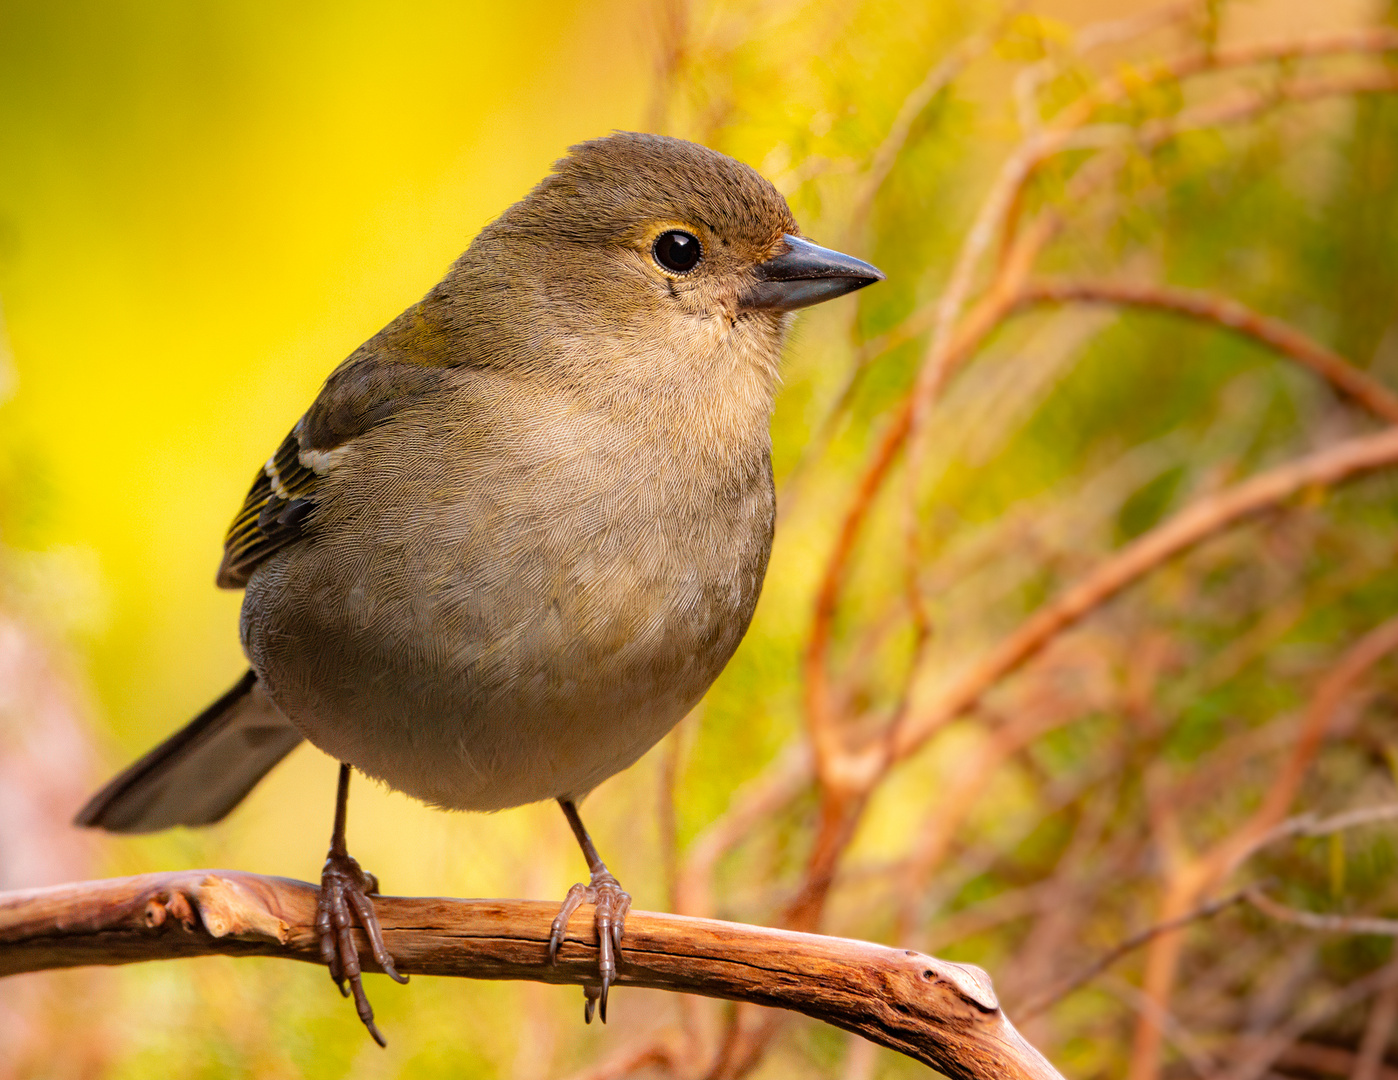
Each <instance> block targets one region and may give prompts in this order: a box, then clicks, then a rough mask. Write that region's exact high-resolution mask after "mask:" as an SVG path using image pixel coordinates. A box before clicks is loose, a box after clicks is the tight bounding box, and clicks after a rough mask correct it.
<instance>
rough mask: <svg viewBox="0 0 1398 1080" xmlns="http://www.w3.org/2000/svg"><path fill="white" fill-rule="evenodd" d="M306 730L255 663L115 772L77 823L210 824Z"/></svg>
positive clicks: (144, 828)
mask: <svg viewBox="0 0 1398 1080" xmlns="http://www.w3.org/2000/svg"><path fill="white" fill-rule="evenodd" d="M300 741H301V733H300V732H299V731H297V730H296V728H294V727H293V726H292V725H291V722H290V721H289V720H287V719H286V717H284V716H283V715H282V714H281V713H280V712H279V711H278V709H277V707H276V706H275V705H273V704H272V699H271V698H270V697H268V696H267V693H266V691H265V690H263V688H262V686H261V685H260V684H259V683H258V681H257V675H256V673H254V672H252V671H249V672H248V673H247V674H246V675H244V676H243V677H242V678H241V679H239V680H238V682H237V683H236V684H235V685H234V687H233V689H231V690H229V691H228V693H226V694H224V695H223V697H221V698H219V699H218V700H217V701H215V702H214V703H213V704H212V705H210V706H209V707H208V708H207V709H205V710H204V711H203V712H202V713H200V714H199V715H198V716H196V717H195V718H194V719H193V720H191V721H190V722H189V723H188V724H187V725H185V726H184V727H183V728H181V729H180V730H179V731H177V732H175V734H173V735H171V736H170V737H169V738H168V739H166V740H165V741H164V742H163V743H161V744H160V745H159V746H157V747H156V748H155V749H154V750H152V751H151V752H150V753H149V754H147V755H146V756H145V757H143V758H141V759H140V760H139V761H137V762H135V763H134V764H132V765H131V766H129V767H128V768H127V769H125V770H124V771H123V772H121V773H120V774H118V775H117V776H115V777H114V778H113V779H112V780H111V782H110V783H108V784H107V786H106V787H104V788H103V789H102V790H101V791H99V792H98V793H97V794H96V795H94V796H93V797H92V799H91V800H90V801H89V802H88V804H87V805H86V806H84V807H83V808H82V809H81V810H80V811H78V816H77V817H76V818H75V819H74V822H75V824H78V825H89V826H92V827H94V828H99V829H107V830H109V831H110V832H124V833H142V832H155V831H156V830H157V829H166V828H169V827H170V826H171V825H210V824H212V823H213V822H215V821H219V820H220V819H222V818H223V817H224V815H226V814H227V813H228V812H229V811H230V810H232V809H233V807H235V806H237V805H238V803H240V802H242V800H243V797H244V796H245V795H247V793H248V792H249V791H251V790H252V789H253V787H254V785H256V783H257V782H258V781H259V780H261V779H262V778H263V777H264V776H266V775H267V773H268V772H269V771H270V770H271V768H272V766H273V765H275V764H276V763H277V762H279V761H281V759H282V758H284V757H286V755H287V754H289V753H291V751H292V750H294V749H295V748H296V744H297V743H299V742H300Z"/></svg>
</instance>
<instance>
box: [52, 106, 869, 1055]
mask: <svg viewBox="0 0 1398 1080" xmlns="http://www.w3.org/2000/svg"><path fill="white" fill-rule="evenodd" d="M882 278H883V275H882V274H881V273H880V272H879V271H878V270H876V269H874V267H872V266H870V265H869V264H868V263H864V262H860V261H859V260H858V259H854V258H851V257H849V256H847V255H842V254H839V253H838V252H834V251H829V250H826V249H825V248H821V247H817V246H816V245H815V244H813V243H811V242H810V241H808V240H805V239H802V238H801V235H800V230H799V228H798V227H797V225H796V222H795V220H794V219H793V218H792V216H791V211H790V209H789V208H788V207H787V204H786V201H785V200H784V199H783V198H782V196H781V195H780V194H779V193H778V192H777V190H776V188H774V187H773V186H772V185H771V184H770V183H768V182H767V181H766V180H765V179H763V178H762V177H761V176H760V175H758V174H757V173H756V172H755V171H753V170H752V169H751V168H749V167H748V166H746V165H743V164H741V163H739V162H737V161H734V160H733V159H732V158H729V157H725V156H724V155H722V154H719V153H716V152H715V151H713V150H709V149H706V148H704V147H702V146H697V145H695V144H693V143H689V142H684V141H682V140H679V139H672V138H664V137H661V136H656V135H638V134H626V133H620V134H616V135H612V136H610V137H609V138H604V139H597V140H595V141H592V142H587V143H583V144H581V145H579V146H575V147H573V148H572V151H571V153H570V154H569V156H568V157H566V158H564V159H563V160H561V161H559V162H558V163H557V164H556V166H555V167H554V171H553V173H552V174H550V175H549V176H548V177H547V178H545V179H544V180H543V181H542V182H541V183H540V184H539V185H538V186H537V187H535V188H534V190H533V191H531V192H530V193H529V194H528V195H527V196H526V197H525V198H524V199H523V200H522V201H520V202H518V203H516V204H515V205H514V206H512V207H510V208H509V209H508V210H506V211H505V212H504V213H503V214H502V215H501V216H500V217H499V218H498V219H497V220H496V221H494V222H493V223H491V224H490V225H488V226H486V228H485V229H484V230H482V232H481V233H480V235H479V236H478V237H477V238H476V240H475V241H474V243H472V244H471V247H470V249H469V250H468V251H467V252H466V253H465V254H464V255H462V256H461V258H460V259H458V260H457V261H456V263H455V264H454V265H453V266H452V268H451V269H450V271H448V273H447V275H446V277H445V278H443V279H442V281H441V282H440V283H439V284H437V285H436V286H435V287H434V288H433V289H432V291H431V292H429V293H428V294H427V296H426V297H424V298H423V299H422V300H421V301H420V302H418V303H417V304H414V305H413V306H412V307H410V308H409V309H408V310H407V311H405V312H404V313H403V314H402V315H400V316H399V317H398V318H397V319H395V320H394V321H393V322H391V323H390V324H389V325H388V326H387V327H385V328H384V329H383V330H381V331H380V332H379V333H378V334H376V335H375V336H374V337H372V338H370V339H369V341H367V342H365V343H364V344H363V345H361V346H360V347H359V348H358V349H357V350H355V352H354V353H353V354H352V355H351V356H350V357H349V358H348V359H347V360H345V362H344V363H342V364H341V365H340V366H339V367H338V368H336V369H335V371H334V372H333V373H332V374H331V376H330V378H329V379H328V380H326V383H325V386H324V388H323V389H322V390H321V392H320V395H319V396H318V397H317V398H316V400H315V402H314V403H313V404H312V405H311V407H310V409H309V410H308V411H307V412H306V414H305V415H304V416H302V417H301V419H300V420H299V421H298V422H297V423H296V426H295V427H294V428H293V429H292V431H291V434H289V435H288V436H287V437H286V439H285V440H284V441H283V442H282V444H281V446H280V447H279V448H278V449H277V452H276V453H275V454H274V455H273V456H272V457H271V458H270V459H269V460H268V461H267V463H266V464H265V465H264V466H263V467H262V468H261V470H259V472H258V473H257V477H256V479H255V481H254V483H253V486H252V490H251V491H250V492H249V493H248V497H247V500H246V501H245V502H244V504H243V508H242V510H241V511H240V512H239V513H238V516H237V518H236V519H235V520H234V522H233V525H232V527H231V528H230V530H229V532H228V537H227V540H226V542H225V550H224V556H223V564H222V566H220V567H219V571H218V584H219V585H221V586H223V587H224V588H230V589H236V588H242V589H244V590H245V593H244V600H243V610H242V643H243V649H244V652H245V653H246V654H247V657H248V661H249V663H250V664H251V670H249V671H248V672H247V673H246V674H245V675H243V677H242V678H240V679H239V680H238V682H237V683H236V684H235V685H234V687H233V688H232V689H231V690H229V691H228V693H226V694H224V696H223V697H221V698H220V699H219V700H218V701H216V702H215V703H214V704H213V705H211V706H210V707H209V708H208V709H207V710H205V711H204V712H203V713H202V714H201V715H199V716H198V717H196V718H195V719H194V721H193V722H191V723H190V724H189V725H188V726H187V727H185V728H184V729H183V730H181V731H179V732H177V733H176V734H175V735H173V736H172V737H171V738H170V739H168V740H167V741H166V742H165V743H163V744H162V745H161V746H158V747H156V749H154V750H152V751H151V752H150V753H149V754H147V755H146V756H145V757H144V758H142V759H141V760H140V761H137V762H136V763H135V764H134V765H132V766H131V767H130V768H128V769H127V770H126V771H125V772H123V773H122V774H121V775H119V776H117V777H116V778H115V779H114V780H112V782H111V783H110V784H108V785H107V786H106V787H105V788H104V789H103V790H102V791H101V792H99V793H98V794H97V795H96V796H95V797H94V798H93V799H92V801H91V802H90V803H88V805H87V806H86V807H84V808H83V810H82V811H81V812H80V813H79V815H78V818H77V820H78V822H79V823H80V824H83V825H92V826H98V827H101V828H105V829H110V830H112V831H114V832H148V831H152V830H156V829H164V828H167V827H169V826H172V825H206V824H209V823H211V822H215V821H218V820H219V819H221V818H222V817H223V816H224V815H226V814H227V813H228V812H229V811H230V810H231V809H232V808H233V807H234V806H236V805H237V804H238V802H239V801H240V800H241V799H242V798H243V797H244V796H245V795H246V794H247V793H248V792H249V791H250V790H251V789H252V787H253V786H254V785H255V784H256V783H257V782H258V781H259V780H260V779H262V777H263V776H265V775H266V773H267V772H268V770H269V769H271V768H272V767H273V766H274V765H275V764H276V763H277V762H278V761H280V760H281V759H282V758H283V757H285V756H286V755H287V754H288V753H289V752H290V751H291V750H292V748H293V747H295V746H296V745H297V744H298V743H299V742H300V741H301V740H302V739H303V738H306V739H309V740H310V741H311V742H312V743H314V744H315V745H316V746H318V747H320V748H321V749H322V750H324V751H325V752H326V753H328V754H331V755H333V756H334V757H335V758H336V759H337V760H338V761H340V762H341V763H342V764H341V767H340V780H339V789H338V795H337V799H336V804H335V825H334V831H333V833H332V837H331V842H330V852H329V855H328V857H327V859H326V862H325V868H324V871H323V873H322V877H321V892H320V906H319V913H318V918H317V929H318V931H319V933H320V935H321V951H322V954H323V955H324V957H325V960H326V963H327V964H328V965H329V967H330V974H331V976H332V978H334V980H335V982H336V983H337V985H338V986H339V987H340V990H341V992H342V993H345V994H346V995H348V994H350V993H353V995H354V998H355V1003H356V1005H357V1007H358V1010H359V1015H360V1018H361V1019H362V1020H363V1021H364V1023H365V1025H366V1026H367V1027H368V1029H369V1032H370V1034H372V1035H373V1037H374V1038H375V1039H376V1040H377V1041H378V1042H379V1043H380V1044H381V1045H382V1043H383V1037H382V1036H381V1035H380V1034H379V1031H378V1029H377V1027H375V1025H374V1019H373V1016H374V1014H373V1010H372V1009H371V1008H370V1006H369V1002H368V1000H367V999H366V998H365V995H364V990H363V987H362V985H361V981H360V966H359V958H358V955H357V953H356V949H355V945H354V939H353V934H352V929H353V925H354V922H355V921H356V920H357V921H358V922H359V924H360V925H361V926H362V927H363V929H364V931H365V933H366V935H367V936H368V938H369V940H370V942H372V945H373V952H374V959H375V960H376V961H377V962H378V963H379V965H380V966H381V967H382V968H383V969H384V971H386V972H387V973H388V974H389V975H391V976H393V978H395V979H397V980H398V981H400V982H403V981H406V980H405V979H404V978H403V977H402V976H400V975H399V974H398V973H397V971H396V970H395V969H394V965H393V959H392V957H391V956H389V954H388V950H387V949H386V948H385V947H384V943H383V936H382V932H381V931H380V929H379V925H378V920H377V918H376V917H375V914H374V907H373V902H372V900H371V899H370V897H371V896H372V895H373V894H374V893H376V892H377V891H378V886H377V882H376V881H375V879H374V878H373V876H372V875H370V874H367V873H365V872H364V871H362V870H361V869H360V867H359V864H358V863H357V862H355V860H354V859H352V858H350V856H349V853H348V851H347V850H346V846H345V809H346V802H347V797H348V791H349V776H350V769H351V768H355V769H358V770H360V771H361V772H363V773H366V774H367V775H369V776H373V777H377V778H378V779H380V780H382V781H384V782H385V783H387V784H388V785H389V786H390V787H393V788H396V789H398V790H399V791H403V792H406V793H408V794H409V795H412V796H415V797H416V798H418V799H421V800H422V801H424V802H426V803H429V804H431V805H433V806H438V807H442V808H445V809H450V810H500V809H503V808H505V807H510V806H519V805H522V804H524V803H529V802H535V801H538V800H541V799H557V800H558V802H559V804H560V805H561V806H562V807H563V812H564V814H565V815H566V816H567V818H568V823H569V824H570V825H571V826H572V829H573V833H574V835H575V836H576V837H577V840H578V843H579V844H580V845H581V847H582V851H583V855H584V856H585V857H586V859H587V864H588V869H589V871H590V874H591V877H590V881H589V883H588V884H587V885H581V884H579V885H575V886H573V888H572V889H570V890H569V892H568V896H567V898H566V900H565V901H564V902H563V905H562V907H561V909H560V910H559V913H558V917H557V918H556V919H555V920H554V923H553V927H552V934H551V939H550V943H549V958H550V959H552V958H553V957H554V956H555V955H556V953H557V950H558V947H559V945H560V943H561V942H562V939H563V934H564V932H565V931H566V929H567V925H568V920H569V917H570V916H571V915H572V913H573V912H574V910H575V909H576V908H577V907H578V906H579V905H581V904H582V903H583V902H584V901H586V902H588V903H592V904H595V905H596V914H595V925H596V932H597V935H598V946H599V953H600V970H599V973H598V976H599V981H600V990H599V991H597V992H596V996H595V997H593V996H589V998H588V1004H587V1012H586V1015H587V1018H588V1019H589V1020H590V1019H591V1016H592V1006H593V1004H594V1001H596V1002H599V1003H600V1010H601V1016H602V1019H603V1020H604V1021H605V1020H606V1016H607V991H608V988H609V986H610V984H611V982H612V980H613V978H614V977H615V974H616V960H615V950H616V949H619V948H620V945H621V940H622V932H623V928H624V925H625V920H626V912H627V910H628V908H629V906H630V903H631V898H630V896H628V895H627V894H626V893H625V892H623V891H622V889H621V887H620V886H619V885H618V883H617V880H616V879H615V878H614V877H613V876H612V875H611V874H610V873H609V872H608V871H607V867H606V865H605V864H604V863H603V862H602V860H601V859H600V858H599V857H598V855H597V851H596V849H595V848H594V846H593V844H592V841H591V839H589V837H588V835H587V832H586V831H585V830H584V828H583V824H582V821H581V820H580V819H579V817H578V811H577V803H578V801H579V800H581V799H582V797H583V796H584V795H586V794H587V793H588V792H589V791H590V790H591V789H592V788H594V787H595V786H596V785H597V784H599V783H600V782H601V781H603V780H605V779H606V778H607V777H609V776H611V775H612V774H614V773H616V772H619V771H620V770H622V769H624V768H626V767H627V766H628V765H630V764H631V763H632V762H634V761H635V760H636V759H637V758H639V757H640V756H641V755H642V754H643V753H645V751H646V750H648V749H649V748H650V747H651V746H653V745H654V744H655V743H656V742H657V741H658V740H659V739H660V738H661V736H663V735H664V734H665V733H666V732H667V731H669V730H670V729H671V728H672V727H673V726H674V725H675V724H676V723H677V722H678V721H679V720H680V718H681V717H683V716H684V714H685V713H686V712H688V711H689V709H690V708H692V707H693V706H694V704H695V703H696V702H697V701H698V700H699V698H700V697H701V696H702V695H703V694H704V692H705V691H706V690H707V689H708V687H709V684H710V683H712V682H713V680H714V679H715V677H716V676H717V675H718V673H719V672H720V671H721V670H722V669H723V666H724V665H725V664H726V663H727V662H728V659H729V657H731V656H732V655H733V651H734V650H735V649H736V648H737V647H738V642H739V641H740V640H741V639H742V636H743V634H744V633H745V632H746V630H747V627H748V622H749V620H750V619H751V618H752V613H753V608H754V607H755V606H756V604H757V597H758V593H759V592H760V590H761V588H762V579H763V576H764V575H765V573H766V571H767V557H768V554H769V552H770V550H771V544H772V526H773V510H774V499H773V489H772V464H771V456H770V449H771V437H770V434H769V430H768V428H769V422H770V419H771V413H772V398H773V394H774V392H775V388H776V384H777V369H778V362H779V360H780V354H781V348H782V339H783V335H784V334H785V331H786V329H787V326H788V325H789V323H790V320H791V316H790V314H788V313H789V312H791V311H793V310H795V309H797V308H801V307H806V306H808V305H810V304H816V303H820V302H821V301H823V300H829V299H831V298H833V297H836V296H841V295H843V294H844V293H847V292H850V291H852V290H854V289H858V288H862V287H863V286H865V285H868V284H870V283H872V282H874V281H878V280H881V279H882ZM346 983H348V989H347V988H346Z"/></svg>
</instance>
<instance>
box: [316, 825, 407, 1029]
mask: <svg viewBox="0 0 1398 1080" xmlns="http://www.w3.org/2000/svg"><path fill="white" fill-rule="evenodd" d="M377 891H378V881H377V880H376V879H375V878H374V877H373V875H372V874H366V873H364V871H363V870H361V869H360V867H359V863H357V862H356V861H355V860H354V859H352V858H350V856H349V855H348V854H345V853H343V851H340V852H336V851H334V850H332V851H331V853H330V854H329V856H327V857H326V860H325V868H324V870H322V871H321V877H320V897H319V899H318V900H317V903H316V921H315V927H316V934H317V936H318V937H319V938H320V956H321V959H322V960H324V961H325V964H326V966H327V967H328V968H329V969H330V977H331V978H332V979H333V980H335V985H336V986H337V987H339V990H340V993H341V994H342V995H343V996H345V997H353V998H354V1007H355V1011H356V1012H357V1013H358V1014H359V1019H360V1020H361V1021H362V1022H363V1024H364V1026H365V1028H366V1029H368V1032H369V1034H370V1035H371V1036H372V1037H373V1039H374V1041H375V1042H376V1043H378V1044H379V1045H380V1046H387V1045H388V1042H387V1040H386V1039H384V1037H383V1034H382V1033H381V1032H380V1031H379V1029H378V1026H377V1025H376V1024H375V1023H374V1009H373V1006H371V1005H370V1004H369V998H368V996H367V995H366V994H365V993H364V982H363V979H362V977H361V976H362V969H361V968H360V965H359V949H358V947H357V946H356V945H355V943H354V928H355V917H356V916H358V922H359V926H360V927H361V928H362V929H363V930H364V934H365V936H366V937H367V938H368V939H369V947H370V950H371V951H372V952H373V956H374V960H375V961H376V962H377V963H378V965H379V966H380V967H381V968H383V970H384V972H385V973H386V974H387V975H388V976H389V977H390V978H392V979H393V980H394V981H395V982H399V983H405V982H407V981H408V977H407V976H406V975H400V974H399V973H398V970H397V968H395V967H394V964H393V957H392V955H391V954H390V953H389V951H388V947H387V946H386V945H385V944H384V940H383V929H382V928H381V927H380V926H379V919H378V915H376V914H375V912H374V904H373V901H371V900H370V899H369V895H370V894H371V893H374V892H377Z"/></svg>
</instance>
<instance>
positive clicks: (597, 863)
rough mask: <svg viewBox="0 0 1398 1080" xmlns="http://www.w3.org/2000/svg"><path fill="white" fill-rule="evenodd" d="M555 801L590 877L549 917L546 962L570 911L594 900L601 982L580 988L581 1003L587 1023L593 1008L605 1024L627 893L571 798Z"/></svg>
mask: <svg viewBox="0 0 1398 1080" xmlns="http://www.w3.org/2000/svg"><path fill="white" fill-rule="evenodd" d="M558 805H559V806H561V807H563V816H564V817H566V818H567V819H568V824H569V825H571V826H572V827H573V835H574V836H576V837H577V838H578V846H579V847H580V848H582V853H583V858H585V859H586V860H587V868H588V870H589V871H590V872H591V874H592V880H591V881H589V882H588V884H586V885H582V884H578V885H574V886H573V887H572V888H571V889H569V890H568V895H567V896H566V897H564V900H563V906H562V907H560V908H559V909H558V914H557V915H556V916H555V917H554V920H553V930H552V932H551V933H550V934H549V963H551V964H552V963H554V962H555V961H557V959H558V949H559V946H561V945H562V944H563V936H564V934H566V933H567V932H568V920H569V919H571V918H572V917H573V912H575V911H577V910H578V908H579V907H581V906H582V905H583V904H585V903H586V904H595V905H596V916H595V925H596V927H597V960H598V964H597V967H598V974H600V975H601V976H602V986H601V989H600V990H597V989H593V988H592V987H584V988H583V991H584V993H585V994H586V996H587V1002H586V1004H585V1005H584V1006H583V1019H584V1020H585V1021H587V1023H589V1024H590V1023H592V1011H593V1009H594V1008H596V1009H597V1011H598V1015H599V1016H601V1017H602V1023H604V1024H605V1023H606V1022H607V990H608V989H609V988H610V987H611V985H612V980H613V979H615V978H616V952H617V950H619V949H620V948H621V935H622V934H623V933H624V932H625V930H626V913H627V912H628V911H630V910H631V894H630V893H628V892H625V891H623V889H622V887H621V885H620V884H619V883H618V882H617V879H616V878H614V877H612V874H611V871H609V870H608V869H607V864H606V863H604V862H603V861H602V859H601V857H600V856H599V855H598V854H597V848H596V847H594V846H593V844H592V837H590V836H588V835H587V830H586V829H585V828H583V823H582V818H580V817H578V808H577V807H576V806H575V805H574V804H573V800H572V799H559V800H558Z"/></svg>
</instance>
